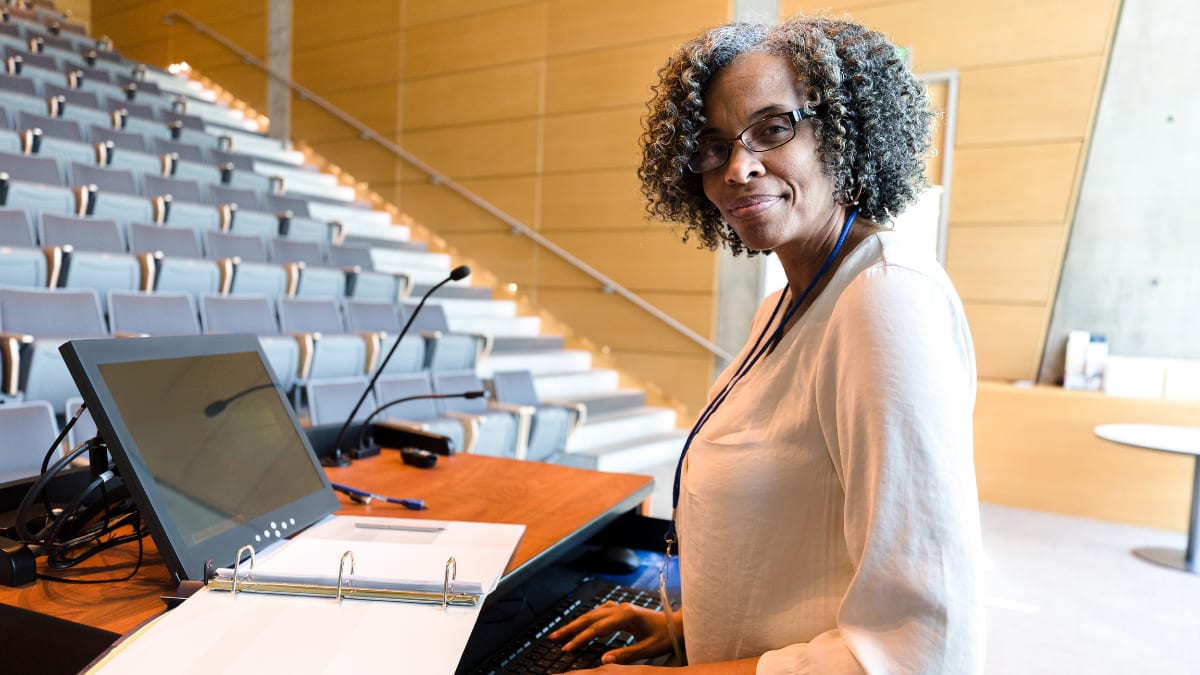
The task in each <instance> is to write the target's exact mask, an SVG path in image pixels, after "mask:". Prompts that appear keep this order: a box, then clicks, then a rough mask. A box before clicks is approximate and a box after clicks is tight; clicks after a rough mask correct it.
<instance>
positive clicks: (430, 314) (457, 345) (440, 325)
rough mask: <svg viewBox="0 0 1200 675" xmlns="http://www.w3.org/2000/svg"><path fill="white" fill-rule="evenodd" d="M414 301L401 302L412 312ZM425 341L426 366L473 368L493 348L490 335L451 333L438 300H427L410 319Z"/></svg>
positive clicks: (431, 367) (414, 328)
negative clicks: (436, 301) (412, 318)
mask: <svg viewBox="0 0 1200 675" xmlns="http://www.w3.org/2000/svg"><path fill="white" fill-rule="evenodd" d="M415 309H416V305H409V304H405V305H404V311H405V312H406V313H411V312H413V310H415ZM412 330H414V331H418V332H419V333H420V334H421V336H422V337H424V338H425V341H426V342H427V343H428V344H427V347H426V350H425V354H426V356H425V367H426V368H428V369H429V370H471V371H473V370H475V367H476V366H477V365H478V364H479V362H480V361H482V360H483V359H484V358H485V357H486V356H487V355H488V354H489V353H490V352H491V348H492V341H491V338H490V337H489V336H487V335H483V334H481V333H452V332H450V324H449V323H448V322H447V321H446V313H445V312H444V311H443V310H442V307H441V306H440V305H437V304H427V305H425V306H424V307H422V308H421V311H420V313H418V314H417V315H416V318H415V319H414V320H413V323H412Z"/></svg>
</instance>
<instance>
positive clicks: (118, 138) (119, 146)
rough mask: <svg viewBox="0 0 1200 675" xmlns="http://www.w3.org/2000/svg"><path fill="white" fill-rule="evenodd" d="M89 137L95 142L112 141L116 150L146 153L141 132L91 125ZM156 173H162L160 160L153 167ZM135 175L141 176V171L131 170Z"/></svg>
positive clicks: (88, 130)
mask: <svg viewBox="0 0 1200 675" xmlns="http://www.w3.org/2000/svg"><path fill="white" fill-rule="evenodd" d="M87 134H88V138H90V139H92V142H93V143H112V144H113V148H114V149H115V152H118V153H119V152H122V151H125V150H128V151H130V152H136V153H139V154H143V155H144V154H147V153H146V140H145V137H144V136H142V135H141V134H134V133H130V132H128V131H121V130H120V129H113V128H111V127H106V126H101V125H98V124H96V125H91V126H89V127H88V128H87ZM153 171H154V172H156V173H162V163H161V160H159V164H158V167H157V168H156V169H153ZM131 173H133V175H134V176H140V175H141V172H138V171H131Z"/></svg>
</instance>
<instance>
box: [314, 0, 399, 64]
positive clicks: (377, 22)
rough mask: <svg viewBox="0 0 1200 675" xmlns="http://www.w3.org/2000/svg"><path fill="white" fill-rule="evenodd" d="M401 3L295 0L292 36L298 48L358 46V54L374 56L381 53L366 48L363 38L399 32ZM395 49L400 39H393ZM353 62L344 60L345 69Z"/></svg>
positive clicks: (368, 0)
mask: <svg viewBox="0 0 1200 675" xmlns="http://www.w3.org/2000/svg"><path fill="white" fill-rule="evenodd" d="M402 5H403V3H397V2H380V1H379V0H338V1H337V2H329V0H293V5H292V39H293V40H295V44H296V48H297V50H299V49H311V48H315V47H320V46H324V45H346V46H349V47H358V48H359V52H358V54H357V57H356V58H362V57H364V56H370V57H371V59H372V60H374V59H375V58H376V57H377V56H378V55H377V53H376V52H374V51H370V50H369V49H366V48H364V45H363V40H364V38H371V37H373V36H375V35H378V34H387V33H397V32H399V31H400V27H401V10H400V7H401V6H402ZM392 49H393V50H395V51H399V49H400V43H399V42H393V43H392ZM353 65H354V62H353V61H347V62H344V63H343V64H342V66H343V67H344V68H346V70H350V69H351V67H353ZM371 69H372V68H367V69H366V70H371Z"/></svg>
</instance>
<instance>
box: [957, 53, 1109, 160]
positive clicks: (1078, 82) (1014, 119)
mask: <svg viewBox="0 0 1200 675" xmlns="http://www.w3.org/2000/svg"><path fill="white" fill-rule="evenodd" d="M1103 66H1104V63H1103V60H1102V57H1100V56H1086V57H1082V58H1071V59H1063V60H1057V61H1040V62H1037V63H1021V64H1017V65H1012V66H1003V67H999V68H981V69H978V70H969V71H966V72H964V73H963V74H962V80H961V84H960V86H961V89H960V90H959V100H960V102H961V103H960V105H959V108H958V137H957V142H958V143H959V144H960V145H973V144H979V143H1012V142H1032V141H1054V140H1066V139H1072V140H1075V139H1083V138H1084V137H1085V136H1086V135H1087V132H1088V128H1089V126H1090V124H1091V118H1092V111H1093V108H1094V99H1095V96H1096V91H1097V89H1098V87H1099V86H1100V74H1101V72H1103Z"/></svg>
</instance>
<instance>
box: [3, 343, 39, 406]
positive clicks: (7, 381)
mask: <svg viewBox="0 0 1200 675" xmlns="http://www.w3.org/2000/svg"><path fill="white" fill-rule="evenodd" d="M31 344H33V336H32V335H27V334H24V333H0V361H2V363H3V370H4V372H3V375H2V376H3V382H2V383H0V388H2V390H3V393H4V394H5V395H6V396H16V395H17V394H18V393H20V391H21V357H22V355H23V353H24V352H25V348H26V347H27V346H28V345H31Z"/></svg>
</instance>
